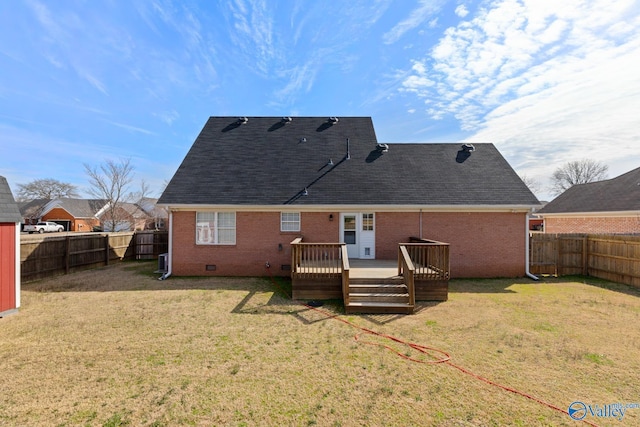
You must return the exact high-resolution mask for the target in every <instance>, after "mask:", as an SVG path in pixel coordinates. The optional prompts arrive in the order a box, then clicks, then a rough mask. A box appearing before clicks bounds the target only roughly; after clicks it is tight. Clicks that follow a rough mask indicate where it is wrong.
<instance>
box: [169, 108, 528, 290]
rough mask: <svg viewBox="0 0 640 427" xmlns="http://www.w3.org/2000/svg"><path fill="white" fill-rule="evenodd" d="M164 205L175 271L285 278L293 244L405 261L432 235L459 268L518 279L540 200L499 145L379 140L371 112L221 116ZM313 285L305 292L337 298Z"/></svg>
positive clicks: (323, 256)
mask: <svg viewBox="0 0 640 427" xmlns="http://www.w3.org/2000/svg"><path fill="white" fill-rule="evenodd" d="M158 204H159V205H161V206H163V207H165V208H166V209H168V211H169V233H170V237H169V259H168V264H169V265H168V268H169V273H168V275H171V274H173V275H200V276H207V275H211V276H218V275H219V276H263V275H265V266H268V268H269V269H270V271H271V272H272V273H273V274H278V275H283V276H288V275H290V274H293V273H292V272H293V271H294V270H295V269H296V268H297V267H299V266H300V265H302V263H303V262H302V261H301V260H302V257H299V256H298V255H295V251H294V245H298V244H299V245H304V244H308V245H315V246H314V248H315V249H314V251H315V252H313V254H311V253H308V254H307V255H305V257H306V258H305V259H307V260H312V259H313V260H314V262H315V265H317V266H319V265H321V264H323V263H324V262H328V261H327V260H333V259H334V255H333V252H332V248H333V246H332V245H340V247H341V249H339V251H338V255H337V256H336V257H335V258H336V259H338V258H339V259H342V260H344V259H345V258H348V259H358V260H396V259H397V258H398V253H399V252H398V251H399V243H403V242H410V241H422V240H423V239H424V241H427V240H428V241H431V242H444V244H447V249H448V257H449V260H448V261H447V262H448V263H449V262H450V266H449V265H447V267H448V268H449V267H450V276H451V277H497V276H501V277H517V276H524V275H525V273H526V272H527V271H528V270H527V265H528V264H527V242H528V240H527V231H528V218H527V216H528V213H529V212H531V210H532V208H534V207H537V206H538V205H539V202H538V200H537V199H536V197H535V196H534V195H533V194H532V193H531V191H530V190H529V189H528V188H527V186H526V185H525V184H524V183H523V182H522V180H521V179H520V178H519V177H518V175H517V174H516V173H515V171H514V170H513V169H512V168H511V166H510V165H509V164H508V163H507V161H506V160H505V159H504V158H503V156H502V155H501V154H500V153H499V152H498V150H497V149H496V147H495V146H494V145H493V144H490V143H482V144H473V145H471V144H460V143H457V144H439V143H438V144H435V143H428V144H404V143H403V144H400V143H394V144H391V143H390V144H380V143H378V141H377V138H376V134H375V131H374V127H373V122H372V120H371V118H370V117H344V118H343V117H340V118H336V117H331V118H325V117H284V118H280V117H248V118H247V117H242V118H239V119H238V118H236V117H210V118H209V119H208V121H207V122H206V124H205V125H204V128H203V129H202V131H201V132H200V134H199V135H198V137H197V138H196V140H195V142H194V143H193V145H192V147H191V148H190V150H189V152H188V153H187V155H186V157H185V158H184V160H183V161H182V164H181V165H180V166H179V167H178V169H177V171H176V173H175V175H174V176H173V178H172V179H171V181H170V182H169V184H168V185H167V187H166V189H165V191H164V193H163V194H162V196H161V197H160V199H159V201H158ZM292 242H295V243H292ZM309 247H311V246H309ZM414 263H415V264H418V262H417V261H415V262H414ZM318 268H319V267H318ZM432 271H435V270H434V269H432ZM446 276H447V278H448V277H449V273H448V272H447V273H446ZM316 285H317V287H316V288H314V289H315V290H313V291H311V290H310V291H309V292H308V293H305V294H304V296H301V297H302V298H305V297H310V296H311V295H313V296H314V297H321V296H325V297H326V296H327V294H326V293H323V292H322V286H324V285H323V283H318V284H316ZM316 285H314V286H316ZM295 295H296V284H295V282H294V297H295ZM298 295H302V294H298Z"/></svg>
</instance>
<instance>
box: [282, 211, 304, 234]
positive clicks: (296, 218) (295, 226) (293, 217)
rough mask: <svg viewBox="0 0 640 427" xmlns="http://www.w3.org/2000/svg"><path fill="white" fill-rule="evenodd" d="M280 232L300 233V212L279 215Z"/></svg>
mask: <svg viewBox="0 0 640 427" xmlns="http://www.w3.org/2000/svg"><path fill="white" fill-rule="evenodd" d="M280 231H300V212H282V213H280Z"/></svg>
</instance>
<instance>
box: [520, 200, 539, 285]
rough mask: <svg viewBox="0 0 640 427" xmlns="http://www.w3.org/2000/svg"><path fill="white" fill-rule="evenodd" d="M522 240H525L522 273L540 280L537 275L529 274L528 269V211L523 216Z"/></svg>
mask: <svg viewBox="0 0 640 427" xmlns="http://www.w3.org/2000/svg"><path fill="white" fill-rule="evenodd" d="M524 229H525V230H524V241H525V251H524V253H525V255H524V265H525V267H524V273H525V274H526V275H527V276H528V277H530V278H531V279H533V280H535V281H538V280H540V279H539V278H538V276H535V275H533V274H531V272H530V271H529V212H527V215H526V216H525V227H524Z"/></svg>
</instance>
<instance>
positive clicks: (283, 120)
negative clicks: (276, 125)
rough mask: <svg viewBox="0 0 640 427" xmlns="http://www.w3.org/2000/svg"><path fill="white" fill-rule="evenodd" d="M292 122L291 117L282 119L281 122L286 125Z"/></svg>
mask: <svg viewBox="0 0 640 427" xmlns="http://www.w3.org/2000/svg"><path fill="white" fill-rule="evenodd" d="M292 120H293V119H292V118H291V117H283V118H282V120H281V121H282V123H284V124H285V125H286V124H287V123H291V121H292Z"/></svg>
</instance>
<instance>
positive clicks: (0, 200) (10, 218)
mask: <svg viewBox="0 0 640 427" xmlns="http://www.w3.org/2000/svg"><path fill="white" fill-rule="evenodd" d="M20 221H22V216H21V215H20V210H19V209H18V205H17V203H16V201H15V199H14V198H13V194H12V193H11V188H9V183H8V182H7V179H6V178H5V177H4V176H0V222H20Z"/></svg>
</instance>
